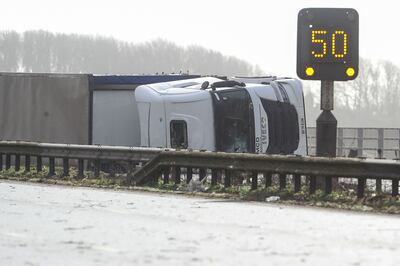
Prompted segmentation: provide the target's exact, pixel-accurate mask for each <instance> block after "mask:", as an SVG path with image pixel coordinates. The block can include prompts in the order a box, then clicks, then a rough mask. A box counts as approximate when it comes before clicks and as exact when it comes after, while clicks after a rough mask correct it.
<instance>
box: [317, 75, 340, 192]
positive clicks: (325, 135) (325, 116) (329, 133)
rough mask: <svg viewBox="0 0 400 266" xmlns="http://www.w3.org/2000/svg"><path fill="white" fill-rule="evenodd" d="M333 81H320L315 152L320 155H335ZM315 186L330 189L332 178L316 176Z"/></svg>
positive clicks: (335, 131)
mask: <svg viewBox="0 0 400 266" xmlns="http://www.w3.org/2000/svg"><path fill="white" fill-rule="evenodd" d="M333 90H334V87H333V81H327V80H322V81H321V110H322V113H321V114H320V115H319V117H318V118H317V142H316V146H317V149H316V154H317V156H322V157H336V136H337V120H336V118H335V116H334V115H333V113H332V112H331V111H332V110H333V99H334V98H333ZM316 186H317V187H318V188H320V189H323V188H324V189H325V192H327V193H330V191H332V178H329V177H321V176H319V177H318V180H317V183H316Z"/></svg>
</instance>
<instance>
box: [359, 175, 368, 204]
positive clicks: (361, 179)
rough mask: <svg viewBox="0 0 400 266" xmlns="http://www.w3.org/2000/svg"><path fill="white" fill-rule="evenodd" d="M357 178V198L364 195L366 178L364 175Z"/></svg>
mask: <svg viewBox="0 0 400 266" xmlns="http://www.w3.org/2000/svg"><path fill="white" fill-rule="evenodd" d="M357 180H358V182H357V198H359V199H361V198H362V197H364V191H365V184H366V179H365V178H364V177H359V178H358V179H357Z"/></svg>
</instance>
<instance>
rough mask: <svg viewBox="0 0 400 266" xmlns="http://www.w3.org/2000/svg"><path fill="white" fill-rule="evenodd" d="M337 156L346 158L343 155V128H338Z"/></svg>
mask: <svg viewBox="0 0 400 266" xmlns="http://www.w3.org/2000/svg"><path fill="white" fill-rule="evenodd" d="M337 146H338V147H337V148H338V151H337V155H338V156H344V153H343V128H341V127H339V128H338V139H337Z"/></svg>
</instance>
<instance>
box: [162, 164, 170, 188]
mask: <svg viewBox="0 0 400 266" xmlns="http://www.w3.org/2000/svg"><path fill="white" fill-rule="evenodd" d="M163 176H164V184H168V183H169V167H165V169H164V172H163Z"/></svg>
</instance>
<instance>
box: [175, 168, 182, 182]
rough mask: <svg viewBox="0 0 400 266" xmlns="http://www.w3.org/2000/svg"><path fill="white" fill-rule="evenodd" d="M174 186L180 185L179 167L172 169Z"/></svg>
mask: <svg viewBox="0 0 400 266" xmlns="http://www.w3.org/2000/svg"><path fill="white" fill-rule="evenodd" d="M174 175H175V184H180V183H181V168H180V167H179V166H175V167H174Z"/></svg>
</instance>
